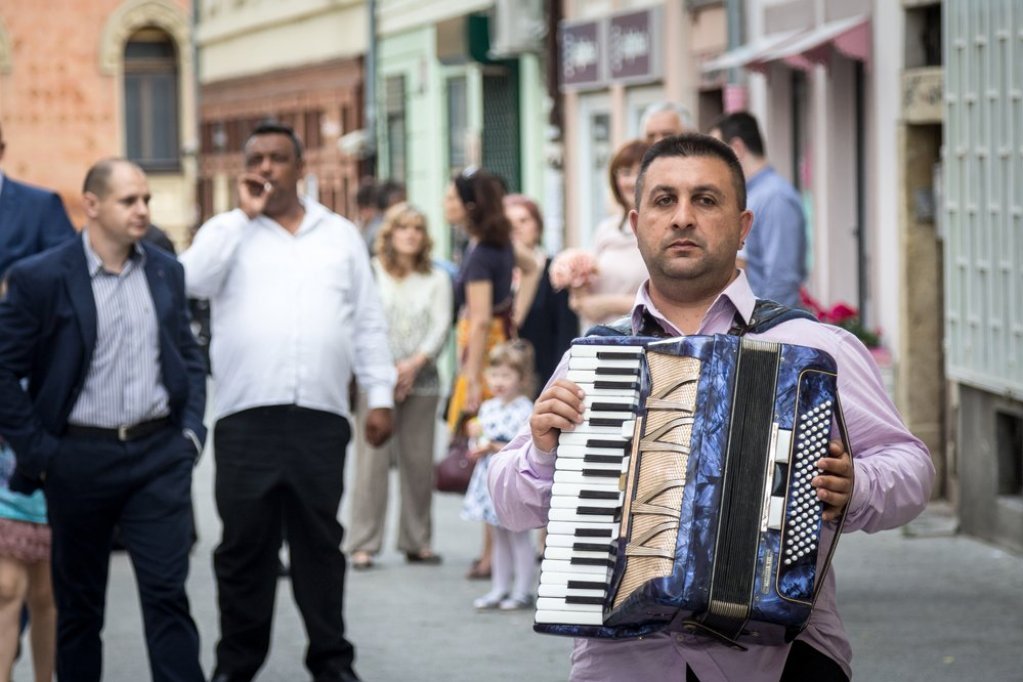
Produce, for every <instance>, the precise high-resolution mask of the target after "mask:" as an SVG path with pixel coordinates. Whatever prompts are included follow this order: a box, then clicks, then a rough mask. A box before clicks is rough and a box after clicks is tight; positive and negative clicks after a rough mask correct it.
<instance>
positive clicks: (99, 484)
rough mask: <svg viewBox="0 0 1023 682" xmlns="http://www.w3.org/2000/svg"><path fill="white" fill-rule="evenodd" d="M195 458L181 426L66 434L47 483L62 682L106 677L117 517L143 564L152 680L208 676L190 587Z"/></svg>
mask: <svg viewBox="0 0 1023 682" xmlns="http://www.w3.org/2000/svg"><path fill="white" fill-rule="evenodd" d="M194 463H195V448H194V447H193V445H192V442H191V441H190V440H188V439H187V438H185V437H184V436H183V435H181V432H180V431H179V430H178V429H177V428H171V427H168V428H166V429H162V430H160V431H158V432H157V433H155V434H152V435H150V436H147V437H145V438H140V439H139V440H137V441H132V442H129V443H119V442H117V441H116V440H113V439H109V440H108V439H103V438H94V437H80V436H74V437H71V436H68V437H65V438H64V439H63V440H62V442H61V445H60V449H59V450H58V452H57V454H56V455H55V456H54V457H53V460H52V461H51V462H50V465H49V469H48V471H47V476H46V484H45V487H44V491H45V495H46V503H47V505H48V513H49V520H50V526H51V527H52V529H53V551H52V557H51V561H52V569H53V591H54V596H55V598H56V602H57V677H58V678H59V679H60V680H61V682H79V681H81V682H99V680H100V679H101V678H102V665H103V664H102V654H103V647H102V642H101V640H100V631H101V630H102V628H103V615H104V610H105V606H106V590H107V578H108V571H109V565H110V547H111V541H112V538H113V532H114V526H115V525H117V526H119V527H120V529H121V537H122V539H123V542H124V546H125V548H126V549H127V550H128V555H129V557H130V558H131V562H132V565H133V567H134V569H135V577H136V580H137V582H138V590H139V599H140V602H141V605H142V617H143V623H144V626H145V633H146V647H147V649H148V651H149V666H150V671H151V673H152V678H153V680H155V681H156V682H201V681H202V680H204V679H205V678H204V677H203V673H202V668H201V667H200V666H199V633H198V631H197V630H196V627H195V623H194V622H193V621H192V617H191V615H190V613H189V605H188V597H187V596H186V594H185V579H186V578H187V577H188V550H189V547H190V536H191V532H192V503H191V491H192V467H193V465H194Z"/></svg>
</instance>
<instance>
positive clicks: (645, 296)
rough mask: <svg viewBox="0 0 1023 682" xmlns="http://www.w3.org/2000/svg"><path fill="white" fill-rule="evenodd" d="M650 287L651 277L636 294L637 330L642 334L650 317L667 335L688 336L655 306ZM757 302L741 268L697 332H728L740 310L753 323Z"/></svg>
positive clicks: (745, 320) (634, 320) (634, 317)
mask: <svg viewBox="0 0 1023 682" xmlns="http://www.w3.org/2000/svg"><path fill="white" fill-rule="evenodd" d="M649 286H650V280H647V281H646V282H644V283H643V286H641V287H640V288H639V291H638V292H637V293H636V302H635V303H634V304H633V308H632V331H633V333H638V332H639V330H640V329H642V328H643V326H644V324H643V322H644V317H646V318H647V319H648V320H651V321H653V322H655V323H657V325H659V326H660V327H661V329H663V330H664V331H665V332H666V333H667V334H669V335H671V336H684V335H683V334H682V332H681V331H680V330H679V329H678V328H677V327H676V326H675V325H673V324H672V323H671V322H670V321H668V318H667V317H665V316H664V315H663V314H662V313H661V311H659V310H658V309H657V306H656V305H654V302H653V300H652V299H651V298H650V292H649V290H648V288H649ZM756 302H757V298H756V296H754V294H753V290H752V289H751V288H750V286H749V280H747V279H746V273H745V272H744V271H743V270H739V276H738V277H736V278H735V279H734V280H732V282H731V284H729V285H728V286H727V287H725V289H724V291H722V292H721V293H720V294H718V295H717V298H715V299H714V302H713V303H712V304H711V305H710V308H708V309H707V312H706V313H705V314H704V316H703V321H702V322H700V328H699V330H698V331H697V333H698V334H724V333H726V332H727V331H728V330H729V329H730V328H731V326H732V322H733V321H734V320H735V316H736V313H738V315H739V317H740V318H741V319H742V321H743V323H744V324H749V321H750V317H751V316H752V315H753V307H754V306H755V305H756Z"/></svg>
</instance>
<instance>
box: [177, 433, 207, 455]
mask: <svg viewBox="0 0 1023 682" xmlns="http://www.w3.org/2000/svg"><path fill="white" fill-rule="evenodd" d="M181 435H183V436H184V437H185V438H187V439H188V440H190V441H192V446H193V447H194V448H195V458H196V459H198V458H199V455H201V454H202V443H200V442H199V436H197V435H196V434H195V431H193V430H192V429H182V430H181Z"/></svg>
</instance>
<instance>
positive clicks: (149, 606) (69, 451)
mask: <svg viewBox="0 0 1023 682" xmlns="http://www.w3.org/2000/svg"><path fill="white" fill-rule="evenodd" d="M149 198H150V194H149V186H148V183H147V181H146V176H145V174H144V173H143V172H142V170H141V169H140V168H139V167H138V166H136V165H135V164H133V163H131V162H129V161H125V160H120V159H109V160H104V161H100V162H98V163H97V164H96V165H95V166H93V167H92V168H91V169H90V170H89V173H88V174H87V175H86V178H85V186H84V195H83V199H84V204H85V211H86V215H87V217H88V219H87V223H86V227H85V229H84V230H83V231H82V235H81V237H80V238H77V239H73V240H71V241H68V242H67V243H65V244H63V245H61V246H58V247H56V248H54V249H51V250H49V251H47V252H45V253H42V254H39V255H37V256H33V257H30V258H28V259H25V260H23V261H21V262H19V263H17V264H16V265H14V266H13V267H12V268H11V270H10V272H9V273H8V276H7V292H6V295H5V296H4V298H3V300H2V301H0V434H2V435H3V437H4V438H6V439H7V441H8V443H10V445H11V447H12V448H13V449H14V452H15V454H16V456H17V462H18V463H17V470H16V471H15V474H14V476H13V477H12V479H11V488H12V489H20V490H28V489H31V488H32V487H33V486H39V485H41V486H42V487H43V490H44V492H45V494H46V501H47V504H48V508H49V516H50V524H51V526H52V528H53V583H54V593H55V595H56V599H57V610H58V617H57V674H58V676H59V678H60V679H61V680H62V682H63V681H66V680H75V681H77V680H83V681H86V682H98V681H99V680H100V678H101V675H102V660H101V657H102V643H101V641H100V630H101V629H102V626H103V610H104V604H105V596H106V584H107V571H108V564H109V558H110V541H111V534H112V532H113V528H114V526H115V525H118V526H120V529H121V535H122V539H123V541H124V544H125V546H126V547H127V549H128V552H129V553H130V556H131V559H132V563H133V565H134V568H135V574H136V578H137V580H138V586H139V595H140V601H141V604H142V613H143V620H144V623H145V631H146V644H147V647H148V649H149V660H150V668H151V671H152V678H153V680H157V681H165V680H166V681H172V680H173V681H182V682H186V681H187V682H199V681H201V680H202V679H203V673H202V670H201V668H200V666H199V636H198V632H197V631H196V627H195V623H194V622H193V621H192V618H191V616H190V614H189V605H188V599H187V597H186V595H185V578H186V577H187V574H188V548H189V535H190V532H191V501H190V496H191V483H192V467H193V465H194V463H195V460H196V458H197V457H198V455H199V452H200V451H201V449H202V443H203V440H204V439H205V435H206V434H205V429H204V427H203V424H202V418H203V411H204V407H205V399H206V396H205V380H206V377H205V372H204V368H203V363H202V358H201V357H200V354H199V351H198V348H197V346H196V343H195V339H194V338H193V336H192V332H191V329H190V327H189V323H188V313H187V308H186V300H185V291H184V273H183V270H182V268H181V266H180V265H179V264H178V263H177V261H176V260H175V259H174V258H173V257H172V256H171V255H169V254H167V253H165V252H163V251H162V250H160V249H157V248H152V247H149V246H147V245H145V244H144V243H140V240H141V238H142V236H143V235H144V234H145V231H146V228H147V227H148V225H149V206H148V204H149ZM23 380H25V381H27V383H26V384H25V385H24V387H23V384H22V381H23Z"/></svg>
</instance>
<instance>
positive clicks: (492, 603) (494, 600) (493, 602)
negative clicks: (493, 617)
mask: <svg viewBox="0 0 1023 682" xmlns="http://www.w3.org/2000/svg"><path fill="white" fill-rule="evenodd" d="M506 601H508V595H507V594H490V593H487V594H485V595H483V596H482V597H480V598H478V599H475V600H473V602H472V605H473V606H474V607H476V609H477V610H479V611H487V610H489V609H496V608H498V607H499V606H500V605H501V604H503V603H504V602H506Z"/></svg>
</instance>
